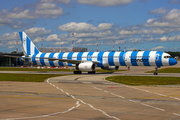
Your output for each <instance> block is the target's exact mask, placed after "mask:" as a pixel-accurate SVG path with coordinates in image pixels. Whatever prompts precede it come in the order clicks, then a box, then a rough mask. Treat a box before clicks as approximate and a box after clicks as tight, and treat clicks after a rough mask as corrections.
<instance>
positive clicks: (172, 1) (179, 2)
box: [169, 0, 180, 4]
mask: <svg viewBox="0 0 180 120" xmlns="http://www.w3.org/2000/svg"><path fill="white" fill-rule="evenodd" d="M169 3H170V4H175V3H177V4H180V1H179V0H170V1H169Z"/></svg>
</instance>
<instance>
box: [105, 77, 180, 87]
mask: <svg viewBox="0 0 180 120" xmlns="http://www.w3.org/2000/svg"><path fill="white" fill-rule="evenodd" d="M106 80H109V81H112V82H116V83H122V84H126V85H177V84H180V78H179V77H151V76H113V77H107V78H106Z"/></svg>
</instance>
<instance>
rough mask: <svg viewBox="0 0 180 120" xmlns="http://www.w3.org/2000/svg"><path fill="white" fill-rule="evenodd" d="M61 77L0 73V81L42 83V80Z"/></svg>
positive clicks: (54, 75)
mask: <svg viewBox="0 0 180 120" xmlns="http://www.w3.org/2000/svg"><path fill="white" fill-rule="evenodd" d="M56 76H63V75H59V74H11V73H7V74H5V73H0V81H21V82H44V80H46V79H48V78H51V77H56Z"/></svg>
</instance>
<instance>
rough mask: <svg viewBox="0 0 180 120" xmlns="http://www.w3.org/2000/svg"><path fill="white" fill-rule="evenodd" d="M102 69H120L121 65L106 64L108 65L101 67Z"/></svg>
mask: <svg viewBox="0 0 180 120" xmlns="http://www.w3.org/2000/svg"><path fill="white" fill-rule="evenodd" d="M101 69H104V70H118V69H119V66H106V67H101Z"/></svg>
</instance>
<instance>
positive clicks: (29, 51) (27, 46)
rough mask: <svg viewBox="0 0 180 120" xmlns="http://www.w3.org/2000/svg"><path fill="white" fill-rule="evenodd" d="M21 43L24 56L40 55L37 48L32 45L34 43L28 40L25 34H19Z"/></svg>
mask: <svg viewBox="0 0 180 120" xmlns="http://www.w3.org/2000/svg"><path fill="white" fill-rule="evenodd" d="M19 35H20V38H21V42H22V44H23V49H24V52H25V53H26V55H28V56H29V55H33V54H38V53H40V52H39V50H38V48H37V47H36V46H35V45H34V43H33V42H32V41H31V40H30V39H29V37H28V36H27V35H26V33H25V32H19Z"/></svg>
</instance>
